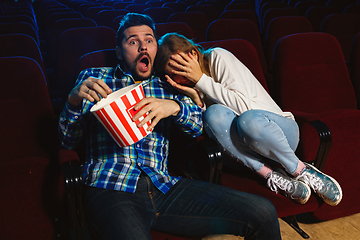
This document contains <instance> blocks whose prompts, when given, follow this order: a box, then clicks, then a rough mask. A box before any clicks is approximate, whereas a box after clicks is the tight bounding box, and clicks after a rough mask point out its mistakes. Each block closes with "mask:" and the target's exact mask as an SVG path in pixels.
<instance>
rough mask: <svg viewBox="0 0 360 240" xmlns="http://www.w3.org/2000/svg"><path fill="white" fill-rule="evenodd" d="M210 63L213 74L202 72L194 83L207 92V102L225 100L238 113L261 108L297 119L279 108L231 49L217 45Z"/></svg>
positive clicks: (207, 104) (205, 99)
mask: <svg viewBox="0 0 360 240" xmlns="http://www.w3.org/2000/svg"><path fill="white" fill-rule="evenodd" d="M209 67H210V74H211V76H212V77H209V76H207V75H205V74H203V75H202V77H201V78H200V80H199V81H198V82H197V84H196V86H195V87H196V88H197V89H198V90H200V91H201V92H202V93H203V94H205V96H203V101H204V103H205V106H207V107H209V106H210V105H212V104H214V103H218V104H222V105H224V106H227V107H229V108H230V109H232V110H233V111H234V112H235V113H236V114H238V115H240V114H241V113H243V112H245V111H247V110H251V109H261V110H266V111H270V112H273V113H276V114H279V115H281V116H284V117H287V118H291V119H294V116H293V115H292V113H290V112H283V111H282V110H281V109H280V107H279V106H278V105H277V104H276V103H275V101H274V100H273V99H272V98H271V97H270V95H269V94H268V92H267V91H266V90H265V89H264V88H263V86H262V85H261V83H260V82H259V81H258V80H257V79H256V78H255V77H254V75H253V74H252V73H251V72H250V70H249V69H248V68H247V67H246V66H245V65H244V64H243V63H242V62H240V61H239V60H238V59H237V58H236V57H235V56H234V55H233V54H232V53H230V52H229V51H227V50H225V49H222V48H214V49H213V50H212V52H211V54H210V58H209Z"/></svg>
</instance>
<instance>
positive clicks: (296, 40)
mask: <svg viewBox="0 0 360 240" xmlns="http://www.w3.org/2000/svg"><path fill="white" fill-rule="evenodd" d="M274 91H275V92H274V98H275V100H276V101H277V102H278V104H279V105H280V107H282V109H285V110H286V109H287V110H298V111H302V112H308V113H320V112H326V111H330V110H336V109H354V108H356V99H355V94H354V90H353V87H352V85H351V81H350V77H349V73H348V70H347V67H346V64H345V60H344V57H343V54H342V50H341V46H340V44H339V42H338V41H337V40H336V38H335V37H334V36H332V35H330V34H327V33H318V32H312V33H298V34H293V35H289V36H286V37H283V38H281V39H280V40H279V41H278V43H277V44H276V46H275V50H274Z"/></svg>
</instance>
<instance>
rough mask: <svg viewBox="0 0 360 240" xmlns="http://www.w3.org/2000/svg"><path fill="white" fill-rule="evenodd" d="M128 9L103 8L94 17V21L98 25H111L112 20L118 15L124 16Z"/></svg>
mask: <svg viewBox="0 0 360 240" xmlns="http://www.w3.org/2000/svg"><path fill="white" fill-rule="evenodd" d="M128 12H129V11H127V10H125V9H123V10H120V9H117V10H103V11H100V12H99V13H98V14H97V15H96V18H95V22H96V23H97V25H98V26H106V27H112V22H113V20H114V19H115V18H116V17H118V16H124V15H126V14H127V13H128Z"/></svg>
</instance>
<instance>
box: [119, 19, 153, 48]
mask: <svg viewBox="0 0 360 240" xmlns="http://www.w3.org/2000/svg"><path fill="white" fill-rule="evenodd" d="M141 25H146V26H148V27H150V28H151V29H152V30H153V32H154V37H155V38H156V32H155V23H154V20H152V18H151V17H149V16H148V15H145V14H139V13H128V14H126V15H125V16H124V17H123V18H122V20H121V21H120V24H119V28H118V30H117V34H116V44H117V46H118V47H120V46H121V42H122V40H123V38H124V37H125V35H124V31H125V30H126V29H128V28H129V27H134V26H141Z"/></svg>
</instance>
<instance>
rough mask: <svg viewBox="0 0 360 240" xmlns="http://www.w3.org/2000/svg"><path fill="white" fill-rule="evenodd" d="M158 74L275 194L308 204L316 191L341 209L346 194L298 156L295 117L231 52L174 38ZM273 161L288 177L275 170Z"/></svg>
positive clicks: (163, 44) (163, 48) (159, 60)
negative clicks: (198, 110) (187, 98)
mask: <svg viewBox="0 0 360 240" xmlns="http://www.w3.org/2000/svg"><path fill="white" fill-rule="evenodd" d="M155 69H156V70H157V71H158V72H163V73H165V74H166V75H165V77H166V79H167V81H168V82H169V83H170V84H171V85H172V86H173V87H175V88H177V89H178V90H180V91H182V92H185V93H186V94H187V95H189V96H190V97H191V98H192V99H193V100H194V102H195V103H197V104H198V105H199V106H201V107H203V108H204V109H206V111H205V114H204V126H205V130H206V132H207V133H208V135H209V136H210V137H211V138H213V139H214V140H216V141H217V142H218V143H219V144H220V145H221V146H223V148H224V150H225V151H226V152H227V153H229V154H230V155H231V156H232V157H234V158H236V159H237V161H240V162H242V163H244V164H245V165H246V166H247V167H249V168H250V169H252V170H253V171H255V172H257V173H258V174H259V175H261V176H262V177H264V179H267V185H268V187H269V188H270V189H271V190H272V191H275V192H280V193H281V194H283V195H284V196H286V197H288V198H290V199H292V200H293V201H295V202H297V203H301V204H305V203H306V202H307V201H308V199H309V197H310V195H311V189H313V190H314V192H316V193H317V195H318V196H320V197H321V198H322V199H323V200H324V201H325V202H326V203H328V204H329V205H332V206H336V205H337V204H339V203H340V201H341V199H342V191H341V187H340V185H339V184H338V183H337V182H336V180H335V179H333V178H331V177H330V176H327V175H325V174H324V173H322V172H320V171H319V170H318V169H316V168H315V167H313V166H312V165H309V164H307V163H304V162H302V161H301V160H299V159H298V158H297V156H296V155H295V149H296V147H297V145H298V142H299V128H298V125H297V123H296V122H295V119H294V116H293V115H292V114H291V113H290V112H283V111H282V110H281V109H280V108H279V106H278V105H277V104H276V103H275V101H274V100H273V99H272V98H271V97H270V95H269V94H268V93H267V91H266V90H265V89H264V88H263V87H262V85H261V84H260V83H259V81H258V80H257V79H256V78H255V77H254V75H253V74H252V73H251V72H250V71H249V69H248V68H246V66H245V65H244V64H242V63H241V62H240V61H239V60H238V59H237V58H236V57H235V56H234V55H233V54H231V53H230V52H229V51H227V50H225V49H222V48H213V49H209V50H207V51H204V50H203V49H202V47H201V46H199V45H197V44H195V43H194V42H193V41H191V40H189V39H187V38H186V37H184V36H182V35H179V34H177V33H169V34H166V35H164V36H163V37H162V38H161V39H160V40H159V49H158V53H157V56H156V61H155ZM273 161H275V162H277V163H280V164H281V165H282V167H283V168H284V169H285V171H286V172H287V173H285V172H284V171H283V170H280V169H279V170H277V169H272V168H271V166H270V164H271V162H273Z"/></svg>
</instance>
